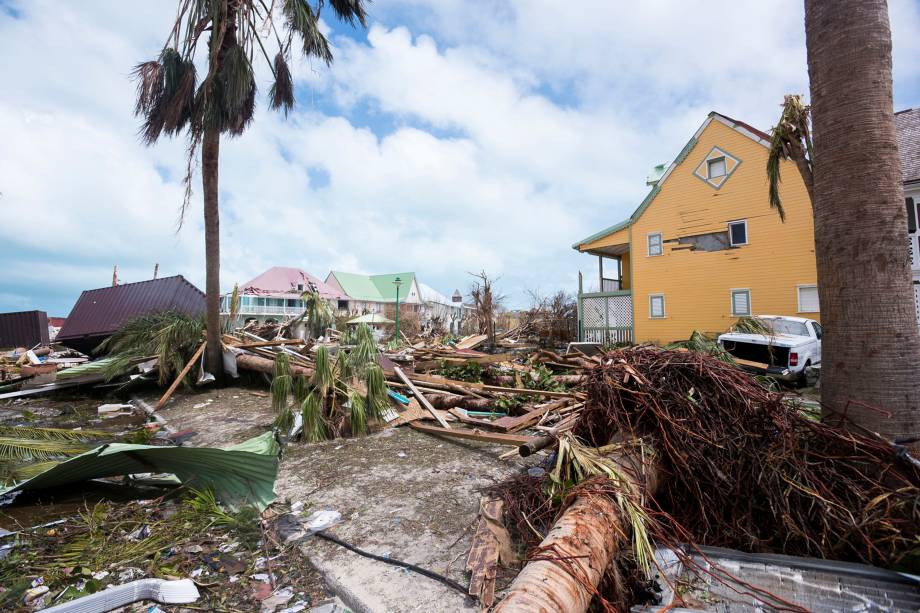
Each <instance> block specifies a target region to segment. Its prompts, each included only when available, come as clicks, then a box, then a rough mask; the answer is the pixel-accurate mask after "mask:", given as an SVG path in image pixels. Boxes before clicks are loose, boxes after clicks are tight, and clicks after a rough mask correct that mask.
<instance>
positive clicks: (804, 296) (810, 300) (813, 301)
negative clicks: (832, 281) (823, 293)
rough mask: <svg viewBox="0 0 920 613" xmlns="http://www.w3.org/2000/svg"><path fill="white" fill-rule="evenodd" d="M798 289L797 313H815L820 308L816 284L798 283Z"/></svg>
mask: <svg viewBox="0 0 920 613" xmlns="http://www.w3.org/2000/svg"><path fill="white" fill-rule="evenodd" d="M798 290H799V313H817V312H819V311H820V310H821V308H820V306H819V304H818V286H817V285H800V286H799V288H798Z"/></svg>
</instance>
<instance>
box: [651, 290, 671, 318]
mask: <svg viewBox="0 0 920 613" xmlns="http://www.w3.org/2000/svg"><path fill="white" fill-rule="evenodd" d="M654 298H661V315H655V314H654V312H653V311H652V299H654ZM667 316H668V310H667V301H666V300H665V298H664V294H649V295H648V318H649V319H664V318H666V317H667Z"/></svg>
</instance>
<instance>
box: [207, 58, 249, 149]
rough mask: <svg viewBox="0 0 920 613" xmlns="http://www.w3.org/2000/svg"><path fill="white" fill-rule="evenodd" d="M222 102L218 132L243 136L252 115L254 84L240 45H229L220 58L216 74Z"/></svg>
mask: <svg viewBox="0 0 920 613" xmlns="http://www.w3.org/2000/svg"><path fill="white" fill-rule="evenodd" d="M219 76H220V78H219V83H220V85H221V86H220V87H219V88H217V89H216V90H215V91H216V92H219V94H220V95H219V99H220V102H221V107H222V108H221V109H220V110H221V112H220V116H221V117H220V119H221V121H220V126H219V127H220V130H221V131H222V132H227V133H229V134H231V135H233V136H237V135H239V134H242V133H243V132H244V131H245V130H246V128H247V127H248V126H249V123H250V122H251V121H252V117H253V115H254V114H255V105H256V102H255V101H256V81H255V77H254V75H253V72H252V64H250V63H249V58H248V57H246V51H245V50H244V49H243V47H241V46H240V45H236V44H234V45H231V46H230V48H229V49H227V50H226V53H225V55H224V57H223V63H222V64H221V68H220V73H219Z"/></svg>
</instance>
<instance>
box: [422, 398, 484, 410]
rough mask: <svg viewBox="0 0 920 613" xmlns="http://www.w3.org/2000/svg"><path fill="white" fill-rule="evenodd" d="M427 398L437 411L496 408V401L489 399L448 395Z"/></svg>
mask: <svg viewBox="0 0 920 613" xmlns="http://www.w3.org/2000/svg"><path fill="white" fill-rule="evenodd" d="M425 398H427V399H428V402H430V403H431V404H432V406H434V408H436V409H442V410H445V411H446V410H447V409H456V408H460V409H467V410H469V411H491V410H493V409H495V408H496V404H495V401H494V400H491V399H489V398H468V397H464V396H448V395H447V394H426V395H425Z"/></svg>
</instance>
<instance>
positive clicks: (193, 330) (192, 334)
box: [61, 311, 204, 385]
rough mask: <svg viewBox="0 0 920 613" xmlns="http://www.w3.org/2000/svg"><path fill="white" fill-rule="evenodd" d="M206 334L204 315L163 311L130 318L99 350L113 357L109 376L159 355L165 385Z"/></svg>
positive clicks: (161, 378)
mask: <svg viewBox="0 0 920 613" xmlns="http://www.w3.org/2000/svg"><path fill="white" fill-rule="evenodd" d="M203 336H204V318H203V317H194V316H191V315H187V314H185V313H179V312H176V311H163V312H160V313H152V314H148V315H142V316H140V317H135V318H134V319H130V320H128V321H127V322H126V323H125V324H124V325H122V327H121V328H120V329H119V330H118V331H117V332H116V333H115V334H113V335H112V336H111V337H109V338H108V339H106V340H105V341H103V342H102V343H101V344H100V345H99V347H97V351H100V352H105V353H108V354H109V356H110V357H111V358H112V361H111V362H110V363H109V367H108V369H107V374H108V375H109V377H110V378H111V376H115V375H117V374H120V373H122V372H124V370H125V367H126V365H127V364H131V363H134V362H136V361H139V360H143V359H149V358H150V357H151V356H154V357H156V358H157V360H158V361H159V371H160V385H164V384H165V383H166V382H167V381H170V380H172V379H173V378H174V377H175V376H177V375H178V374H179V372H181V371H182V369H183V368H184V367H185V365H186V363H187V362H188V360H189V359H190V358H191V356H192V355H193V354H194V353H195V351H196V350H197V349H198V346H199V345H200V344H201V339H202V338H203ZM67 370H71V369H67ZM61 372H67V371H66V370H65V371H61Z"/></svg>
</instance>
